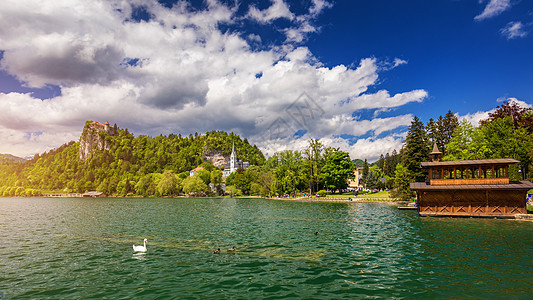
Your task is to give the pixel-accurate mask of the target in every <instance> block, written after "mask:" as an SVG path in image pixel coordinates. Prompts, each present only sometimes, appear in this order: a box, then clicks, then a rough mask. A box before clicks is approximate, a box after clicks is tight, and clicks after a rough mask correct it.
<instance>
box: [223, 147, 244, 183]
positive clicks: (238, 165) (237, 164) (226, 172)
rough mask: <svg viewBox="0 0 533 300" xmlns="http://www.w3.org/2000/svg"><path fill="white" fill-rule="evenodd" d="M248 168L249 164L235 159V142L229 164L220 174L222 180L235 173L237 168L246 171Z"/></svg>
mask: <svg viewBox="0 0 533 300" xmlns="http://www.w3.org/2000/svg"><path fill="white" fill-rule="evenodd" d="M249 166H250V163H249V162H247V161H242V160H238V159H237V154H236V153H235V142H233V147H232V149H231V155H230V158H229V162H228V163H227V164H226V166H225V167H224V171H223V172H222V178H226V177H228V176H229V175H230V174H231V173H233V172H235V171H237V169H238V168H243V169H246V168H248V167H249Z"/></svg>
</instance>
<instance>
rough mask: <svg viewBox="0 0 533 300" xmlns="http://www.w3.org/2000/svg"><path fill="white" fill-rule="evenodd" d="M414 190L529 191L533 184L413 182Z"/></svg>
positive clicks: (522, 182) (517, 182)
mask: <svg viewBox="0 0 533 300" xmlns="http://www.w3.org/2000/svg"><path fill="white" fill-rule="evenodd" d="M410 188H411V189H412V190H432V191H449V190H529V189H533V183H531V182H529V181H511V182H509V184H465V185H429V184H427V183H425V182H412V183H411V184H410Z"/></svg>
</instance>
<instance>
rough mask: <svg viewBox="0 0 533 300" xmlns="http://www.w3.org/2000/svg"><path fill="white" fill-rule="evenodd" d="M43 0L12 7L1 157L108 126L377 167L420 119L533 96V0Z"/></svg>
mask: <svg viewBox="0 0 533 300" xmlns="http://www.w3.org/2000/svg"><path fill="white" fill-rule="evenodd" d="M32 2H33V1H32V0H23V1H15V0H8V1H4V2H2V3H1V4H0V28H1V29H0V110H1V111H3V115H4V117H3V118H1V119H0V141H1V142H0V153H11V154H15V155H20V156H26V155H31V154H34V153H38V152H43V151H46V150H49V149H51V148H55V147H58V146H60V145H61V144H62V143H65V142H68V141H69V140H77V139H78V137H79V134H80V132H81V127H82V126H83V124H84V121H85V120H87V119H93V120H97V121H101V122H105V121H109V122H110V123H117V124H118V125H119V126H120V127H127V128H129V129H130V131H132V132H134V133H135V134H137V135H138V134H151V135H157V134H160V133H162V134H169V133H172V132H174V133H182V134H189V133H194V132H199V133H202V132H205V131H208V130H226V131H233V132H236V133H238V134H240V135H242V136H243V137H247V138H248V139H249V140H250V141H251V142H254V143H256V144H257V145H258V146H259V147H260V148H261V149H262V150H263V151H264V152H265V153H266V154H267V155H271V154H272V153H274V152H275V151H280V150H284V149H302V148H303V147H305V145H306V143H307V140H308V139H309V138H320V139H321V140H322V141H323V142H324V143H325V144H328V145H332V146H335V147H340V148H341V149H342V150H344V151H348V152H349V153H350V155H351V157H352V158H368V159H369V160H373V159H376V158H377V157H379V155H380V154H381V153H386V152H391V151H392V150H393V149H397V150H399V148H400V147H401V144H402V141H403V137H404V135H405V131H406V128H407V126H408V125H409V123H410V120H411V119H412V117H413V116H414V115H416V116H419V117H420V118H421V119H422V120H423V121H425V122H426V121H427V120H428V119H429V118H430V117H433V118H437V117H438V116H439V115H444V114H445V113H446V112H447V111H448V110H449V109H450V110H451V111H452V112H454V113H456V114H457V115H458V116H459V117H461V118H463V117H464V118H467V119H469V120H470V121H472V122H474V123H475V122H477V120H479V119H480V118H483V117H484V116H486V115H487V112H489V111H490V110H493V109H494V108H495V107H496V106H497V105H500V104H502V102H503V101H507V100H512V101H517V102H519V103H520V104H521V105H523V106H529V105H530V104H531V103H533V84H532V83H533V55H532V54H531V53H533V51H532V50H531V49H533V47H532V46H533V39H532V33H531V31H533V2H531V1H525V0H522V1H520V0H516V1H514V0H485V1H484V0H438V1H422V0H420V1H407V0H406V1H384V0H383V1H380V0H377V1H326V0H298V1H283V0H266V1H238V2H235V1H215V0H209V1H189V2H177V1H159V2H158V1H155V0H154V1H152V0H131V1H118V0H117V1H114V0H112V1H90V2H89V3H86V2H85V1H81V0H80V1H76V0H73V1H69V2H66V3H57V2H56V1H44V2H38V3H32ZM27 7H35V9H33V10H31V11H29V10H28V9H27ZM297 107H300V110H299V111H294V109H295V108H297ZM318 108H320V109H318ZM301 109H303V111H304V115H302V114H301V112H302V110H301ZM313 109H315V110H313ZM298 118H300V119H298ZM295 133H296V134H295Z"/></svg>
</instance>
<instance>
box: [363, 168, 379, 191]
mask: <svg viewBox="0 0 533 300" xmlns="http://www.w3.org/2000/svg"><path fill="white" fill-rule="evenodd" d="M365 186H366V188H367V189H369V190H375V189H377V188H378V179H377V178H376V175H375V174H374V172H373V171H369V172H368V176H367V177H366V184H365Z"/></svg>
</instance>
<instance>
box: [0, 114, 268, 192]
mask: <svg viewBox="0 0 533 300" xmlns="http://www.w3.org/2000/svg"><path fill="white" fill-rule="evenodd" d="M89 123H90V122H89V121H88V122H86V126H87V124H89ZM84 132H85V131H84ZM99 134H100V135H102V138H105V139H106V140H108V141H110V145H111V146H110V149H109V150H93V152H92V155H91V156H90V157H89V158H88V159H87V160H85V161H83V160H81V159H80V154H79V147H80V142H74V141H72V142H70V143H67V144H64V145H62V146H61V147H59V148H57V149H54V150H51V151H49V152H46V153H43V154H40V155H39V154H38V155H35V157H34V158H33V159H31V160H29V161H26V162H17V161H14V160H3V161H2V162H3V163H1V164H0V195H4V196H10V195H31V194H40V193H43V192H50V191H62V192H85V191H90V190H97V191H101V192H104V193H106V194H109V195H112V194H116V195H126V194H128V193H135V185H136V184H137V183H138V182H140V179H141V178H143V177H148V178H150V179H151V181H153V182H150V183H152V188H153V189H154V191H153V192H154V194H156V191H155V187H154V185H155V186H157V184H158V181H159V180H160V177H161V175H162V174H163V172H164V171H165V170H168V171H171V172H172V173H174V174H176V175H178V176H179V177H180V178H185V177H187V176H189V171H190V170H191V169H193V168H195V167H197V166H200V165H202V166H204V168H205V169H206V170H208V171H212V170H214V169H216V167H215V166H213V165H212V164H211V163H210V162H209V161H207V160H204V159H203V157H205V154H206V153H213V152H215V153H218V154H220V155H222V156H225V157H228V156H229V155H230V153H231V147H232V143H233V142H235V149H236V152H237V155H238V158H239V159H242V160H244V161H249V162H250V164H252V165H262V164H263V163H264V161H265V158H264V156H263V154H262V153H261V151H260V150H259V149H258V148H257V147H256V146H255V145H250V144H249V143H248V140H247V139H241V138H240V137H239V136H237V135H235V134H233V133H229V134H228V133H226V132H221V131H211V132H207V133H205V134H203V135H198V134H195V135H189V136H185V137H182V136H181V135H175V134H170V135H169V136H156V137H150V136H144V135H141V136H138V137H134V136H133V135H132V134H131V133H129V132H128V130H127V129H120V128H117V129H116V133H115V134H114V135H108V134H106V133H105V132H99ZM222 168H223V166H222ZM145 181H146V180H145ZM145 184H146V182H145ZM148 187H150V184H148Z"/></svg>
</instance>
